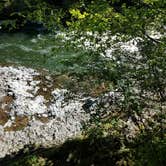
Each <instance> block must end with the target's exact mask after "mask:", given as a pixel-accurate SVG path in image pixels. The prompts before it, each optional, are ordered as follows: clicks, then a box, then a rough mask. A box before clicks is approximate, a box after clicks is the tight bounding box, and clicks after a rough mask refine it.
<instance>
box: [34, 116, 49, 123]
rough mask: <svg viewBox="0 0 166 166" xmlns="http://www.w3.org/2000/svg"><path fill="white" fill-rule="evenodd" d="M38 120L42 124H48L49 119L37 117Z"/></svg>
mask: <svg viewBox="0 0 166 166" xmlns="http://www.w3.org/2000/svg"><path fill="white" fill-rule="evenodd" d="M36 119H37V120H39V121H40V122H42V123H48V122H49V118H48V117H36Z"/></svg>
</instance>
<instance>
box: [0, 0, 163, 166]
mask: <svg viewBox="0 0 166 166" xmlns="http://www.w3.org/2000/svg"><path fill="white" fill-rule="evenodd" d="M32 25H34V26H40V27H42V29H43V31H42V32H43V33H52V34H56V32H57V31H61V32H65V34H66V36H65V37H66V38H67V37H68V40H67V41H66V42H64V45H63V47H64V48H66V49H67V50H68V51H71V50H73V49H74V50H76V51H77V52H78V53H79V52H81V55H80V54H78V56H75V57H74V56H69V57H68V58H67V59H60V60H59V61H60V63H61V64H63V65H64V67H63V69H61V70H59V71H58V72H60V73H61V74H66V73H67V74H69V75H70V76H72V77H74V78H75V79H76V80H77V81H78V82H79V83H80V84H79V85H82V86H84V87H85V89H86V90H87V88H92V87H98V88H96V89H95V90H94V91H100V92H95V95H96V94H97V95H98V93H100V95H101V94H104V93H106V92H110V91H111V92H114V93H117V92H118V93H120V94H121V98H118V99H117V100H116V101H115V102H113V103H112V106H111V109H112V110H113V111H111V113H109V114H108V113H107V109H106V108H105V107H104V106H103V105H102V104H101V105H98V109H96V112H95V113H93V114H92V116H91V119H90V121H89V122H88V124H86V125H85V128H84V131H83V136H82V137H83V138H80V139H76V140H70V141H67V142H65V143H64V144H63V145H61V146H59V147H53V148H50V149H44V148H38V147H33V146H32V147H28V148H27V149H28V150H27V151H26V150H23V151H21V152H20V153H19V154H18V155H16V156H15V157H14V158H12V159H10V160H8V157H7V158H6V159H5V160H4V161H3V162H4V165H9V166H10V165H11V166H21V165H25V166H31V165H35V166H38V165H39V166H44V165H48V166H52V165H57V166H58V165H62V166H74V165H76V166H77V165H78V166H79V165H80V166H92V165H94V166H110V165H113V166H114V165H118V166H122V165H124V166H127V165H129V166H132V165H136V166H137V165H138V166H143V165H146V166H164V165H165V163H166V159H165V156H166V36H165V35H166V1H164V0H89V1H88V0H1V1H0V30H1V32H9V33H14V32H19V31H22V30H23V31H24V29H25V27H27V26H32ZM154 33H157V37H156V36H155V35H153V34H154ZM105 36H106V37H105ZM113 36H115V38H116V39H115V40H113V41H111V38H112V37H113ZM104 37H105V39H104V41H103V40H102V38H104ZM63 39H64V36H63V35H62V36H59V37H58V38H56V40H63ZM81 39H82V40H81ZM86 41H88V42H89V43H91V44H90V46H89V45H88V44H87V45H88V46H87V45H86V44H85V43H86ZM127 41H133V42H136V43H137V47H138V51H137V52H130V51H126V50H124V49H122V48H121V47H120V46H119V45H118V44H117V43H119V42H127ZM112 45H114V46H115V47H114V50H113V52H112V54H111V56H112V57H111V58H110V57H109V58H108V57H106V56H102V55H105V53H106V50H107V49H108V48H110V47H111V46H112ZM78 46H80V47H78ZM59 48H61V46H60V47H58V49H59ZM82 50H84V52H83V51H82ZM57 51H58V50H57V49H55V48H54V49H53V50H52V52H51V54H50V55H48V56H46V58H50V57H51V56H55V54H56V53H57ZM57 61H58V60H57ZM59 61H58V62H57V63H59ZM70 66H72V68H71V67H70ZM89 79H91V80H93V81H92V82H93V83H92V86H90V87H88V86H86V85H87V84H88V83H89ZM101 87H102V88H103V89H102V88H101ZM85 89H84V90H85ZM101 89H102V90H101ZM88 92H89V90H87V93H88ZM146 111H148V112H155V115H154V116H151V117H150V118H149V119H148V121H146V122H144V118H143V117H144V113H145V112H146ZM127 117H130V118H131V119H132V120H133V121H134V122H135V125H136V126H137V127H138V129H139V134H138V135H137V136H136V137H134V138H132V139H130V138H127V137H126V135H125V134H124V132H123V131H124V126H123V127H122V126H121V119H125V118H127ZM3 162H2V163H3Z"/></svg>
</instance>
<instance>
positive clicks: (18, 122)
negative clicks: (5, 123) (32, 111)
mask: <svg viewBox="0 0 166 166" xmlns="http://www.w3.org/2000/svg"><path fill="white" fill-rule="evenodd" d="M28 123H29V119H28V117H27V116H17V117H16V118H15V121H14V123H13V124H12V125H11V126H10V127H5V128H4V130H5V131H18V130H22V129H23V128H24V127H26V126H27V125H28Z"/></svg>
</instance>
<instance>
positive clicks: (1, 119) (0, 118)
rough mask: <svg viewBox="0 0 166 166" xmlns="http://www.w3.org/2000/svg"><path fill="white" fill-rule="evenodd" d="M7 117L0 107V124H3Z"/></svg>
mask: <svg viewBox="0 0 166 166" xmlns="http://www.w3.org/2000/svg"><path fill="white" fill-rule="evenodd" d="M8 119H9V116H8V114H7V113H6V112H5V111H4V110H3V109H1V108H0V125H5V123H6V122H7V121H8Z"/></svg>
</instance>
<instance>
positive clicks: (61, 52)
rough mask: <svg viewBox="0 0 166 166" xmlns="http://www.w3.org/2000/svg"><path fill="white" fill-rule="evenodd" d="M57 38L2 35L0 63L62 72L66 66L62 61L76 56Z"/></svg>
mask: <svg viewBox="0 0 166 166" xmlns="http://www.w3.org/2000/svg"><path fill="white" fill-rule="evenodd" d="M55 36H56V35H50V34H44V35H41V34H36V35H30V34H26V33H10V34H9V33H1V34H0V63H1V64H17V65H18V64H19V65H25V66H28V67H34V68H45V69H48V70H50V71H61V70H63V69H64V65H63V64H62V63H61V62H60V60H62V59H63V60H64V59H65V58H69V57H70V56H74V55H75V51H74V50H70V51H69V50H67V49H66V50H65V48H64V43H63V42H60V40H56V39H55ZM53 50H54V52H53ZM55 50H56V51H55Z"/></svg>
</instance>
